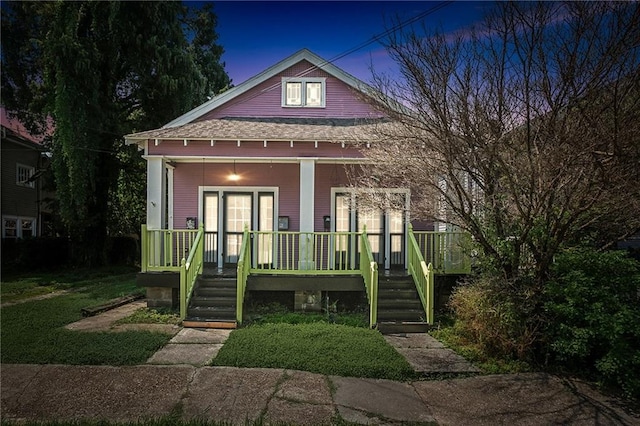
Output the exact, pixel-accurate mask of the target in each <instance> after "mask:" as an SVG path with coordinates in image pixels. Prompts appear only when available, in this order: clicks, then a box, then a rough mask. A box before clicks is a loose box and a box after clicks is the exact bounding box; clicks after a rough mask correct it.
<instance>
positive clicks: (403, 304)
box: [378, 297, 422, 310]
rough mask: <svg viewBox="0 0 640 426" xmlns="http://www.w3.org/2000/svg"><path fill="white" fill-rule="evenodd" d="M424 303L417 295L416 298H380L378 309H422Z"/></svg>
mask: <svg viewBox="0 0 640 426" xmlns="http://www.w3.org/2000/svg"><path fill="white" fill-rule="evenodd" d="M421 308H422V303H421V302H420V299H418V298H417V297H416V298H414V299H388V298H378V310H380V309H414V310H420V309H421Z"/></svg>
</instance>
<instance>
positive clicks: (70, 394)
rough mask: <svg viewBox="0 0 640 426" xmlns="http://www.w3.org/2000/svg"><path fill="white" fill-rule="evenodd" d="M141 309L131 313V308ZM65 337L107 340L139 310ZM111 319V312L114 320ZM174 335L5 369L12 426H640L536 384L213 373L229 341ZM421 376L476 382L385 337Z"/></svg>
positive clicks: (99, 319) (1, 411)
mask: <svg viewBox="0 0 640 426" xmlns="http://www.w3.org/2000/svg"><path fill="white" fill-rule="evenodd" d="M130 305H133V306H130ZM130 305H125V306H123V307H120V308H117V309H114V310H112V311H109V312H111V313H110V314H108V316H109V317H110V319H109V320H106V319H105V318H106V316H107V315H106V313H104V314H101V315H98V316H96V317H91V318H85V319H83V320H81V321H79V322H77V323H74V324H70V325H69V326H68V327H67V328H70V329H74V330H78V331H95V330H102V331H104V330H111V331H119V330H120V329H121V326H114V325H113V324H112V323H113V321H114V319H113V318H117V317H121V316H126V315H129V314H130V313H131V312H133V310H135V308H137V307H136V305H135V303H132V304H130ZM114 311H115V312H114ZM158 331H164V332H167V333H170V334H172V335H173V337H172V339H171V340H170V342H169V343H168V344H167V345H165V346H164V347H163V348H162V349H160V350H159V351H158V352H156V353H155V354H154V355H153V356H151V357H150V358H149V360H148V361H147V365H140V366H131V367H110V366H68V365H16V364H4V365H0V391H1V392H0V403H1V408H0V415H1V418H2V420H6V421H15V422H23V421H40V420H54V419H55V420H59V421H70V420H93V421H97V420H110V421H116V422H129V421H140V420H145V419H152V418H158V417H163V416H169V415H179V416H180V417H181V418H183V419H185V420H190V419H202V420H215V421H224V422H229V423H230V424H244V423H245V422H246V421H255V420H259V421H263V422H264V423H265V424H273V423H282V422H285V423H287V424H295V425H319V424H334V423H336V422H338V421H339V420H340V419H341V420H344V421H347V422H353V423H356V424H384V425H391V424H402V423H416V424H425V423H426V424H439V425H497V424H509V425H512V424H513V425H541V424H570V425H596V424H597V425H640V417H639V416H638V415H637V414H633V413H631V412H629V411H628V410H627V411H625V409H623V407H622V405H621V403H620V402H619V401H617V400H614V399H612V398H609V397H606V396H604V395H602V394H600V393H599V392H597V391H595V390H594V389H593V388H591V387H590V386H589V385H587V384H585V383H583V382H580V381H575V380H562V379H560V378H557V377H555V376H551V375H547V374H542V373H530V374H511V375H489V376H479V375H473V376H472V377H465V378H458V379H449V380H437V381H436V380H418V381H414V382H409V383H405V382H394V381H389V380H373V379H358V378H349V377H337V376H324V375H319V374H314V373H308V372H302V371H293V370H283V369H260V368H252V369H246V368H232V367H209V366H207V364H208V363H209V362H210V361H211V360H212V359H213V358H214V357H215V355H216V354H217V351H218V350H220V348H221V347H222V345H223V344H224V341H225V340H226V338H227V337H228V336H229V333H230V331H228V330H203V329H181V328H179V327H175V326H171V327H164V328H162V329H158ZM385 339H386V340H387V342H389V343H390V344H392V345H393V346H394V347H395V348H396V349H397V350H398V352H400V353H401V354H402V355H403V356H405V358H406V359H407V360H408V361H409V363H410V364H411V365H412V366H413V367H414V369H416V371H418V372H421V373H424V374H427V375H429V374H433V373H445V372H448V373H464V374H473V373H477V371H478V370H477V369H476V368H475V367H473V366H472V365H470V364H469V363H468V362H466V361H465V360H464V359H463V358H461V357H459V356H458V355H456V354H455V353H453V352H452V351H450V350H448V349H446V348H444V347H443V346H442V344H440V343H439V342H438V341H437V340H435V339H433V338H431V337H430V336H428V335H427V334H407V335H390V336H385Z"/></svg>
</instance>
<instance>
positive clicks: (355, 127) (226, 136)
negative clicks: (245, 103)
mask: <svg viewBox="0 0 640 426" xmlns="http://www.w3.org/2000/svg"><path fill="white" fill-rule="evenodd" d="M389 126H392V123H391V122H390V121H388V120H385V119H364V118H358V119H336V118H268V117H265V118H263V117H258V118H256V117H227V118H222V119H212V120H205V121H198V122H193V123H189V124H185V125H182V126H178V127H172V128H160V129H155V130H149V131H146V132H139V133H133V134H130V135H127V136H125V139H126V141H127V143H137V142H140V141H144V140H156V139H157V140H159V141H161V140H183V139H187V140H242V141H250V140H257V141H263V140H269V141H274V140H275V141H329V142H356V141H369V140H371V139H373V138H374V137H375V135H376V134H379V133H380V132H381V131H382V133H386V132H385V131H384V129H386V128H388V127H389Z"/></svg>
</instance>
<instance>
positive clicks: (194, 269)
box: [180, 225, 204, 319]
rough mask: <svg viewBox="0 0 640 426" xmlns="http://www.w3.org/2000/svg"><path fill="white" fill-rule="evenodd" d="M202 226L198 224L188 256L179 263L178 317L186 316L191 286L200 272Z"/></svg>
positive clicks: (201, 265)
mask: <svg viewBox="0 0 640 426" xmlns="http://www.w3.org/2000/svg"><path fill="white" fill-rule="evenodd" d="M203 242H204V228H203V227H202V225H200V228H199V229H198V233H197V234H196V238H195V240H194V241H193V244H192V245H191V249H190V250H189V257H188V258H187V259H184V258H182V262H181V264H180V318H182V319H185V318H186V316H187V306H189V300H190V299H191V293H192V292H193V287H194V286H195V284H196V281H197V280H198V276H199V275H201V274H202V269H203V261H202V258H203V255H204V249H203V246H204V244H203Z"/></svg>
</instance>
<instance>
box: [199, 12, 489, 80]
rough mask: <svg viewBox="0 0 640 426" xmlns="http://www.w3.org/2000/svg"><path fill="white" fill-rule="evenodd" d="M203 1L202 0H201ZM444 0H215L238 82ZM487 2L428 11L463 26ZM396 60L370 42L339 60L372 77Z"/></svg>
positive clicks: (445, 24) (352, 43)
mask: <svg viewBox="0 0 640 426" xmlns="http://www.w3.org/2000/svg"><path fill="white" fill-rule="evenodd" d="M198 3H202V2H198ZM443 3H445V2H439V1H433V2H432V1H406V2H404V1H397V2H394V1H361V2H351V1H322V2H320V1H279V2H275V1H216V2H214V11H215V13H216V15H217V16H218V27H217V31H218V35H219V40H218V42H219V43H220V44H221V45H222V46H223V47H224V49H225V54H224V55H223V57H222V59H223V61H224V62H225V63H226V68H225V69H226V70H227V72H228V73H229V76H230V77H231V78H232V80H233V84H235V85H238V84H240V83H242V82H243V81H245V80H247V79H248V78H251V77H252V76H254V75H256V74H257V73H259V72H261V71H263V70H264V69H266V68H268V67H269V66H271V65H273V64H275V63H276V62H278V61H280V60H281V59H284V58H286V57H287V56H289V55H291V54H293V53H295V52H297V51H298V50H300V49H302V48H305V47H306V48H308V49H310V50H311V51H313V52H314V53H316V54H318V55H319V56H321V57H322V58H324V59H326V60H331V59H333V58H335V57H337V56H339V55H341V54H343V53H345V52H347V51H349V50H351V49H353V48H355V47H357V46H360V45H362V44H363V43H365V42H366V41H368V40H370V39H371V38H372V37H373V36H376V35H379V34H382V33H384V31H385V30H386V29H387V28H389V23H390V20H391V19H395V18H396V17H399V18H400V19H401V20H402V21H406V20H410V19H412V18H414V17H416V16H418V15H420V14H421V13H425V12H427V11H429V10H432V9H434V8H437V6H438V5H442V4H443ZM485 7H487V3H485V2H480V1H476V2H463V1H456V2H452V3H450V4H447V5H445V6H443V7H442V8H441V9H439V10H436V11H434V12H433V13H431V14H429V15H427V16H425V17H424V18H423V19H422V21H424V23H425V24H427V25H428V26H429V27H441V28H442V29H443V30H444V31H445V32H454V31H458V30H464V29H465V28H468V27H469V26H471V25H473V23H474V22H477V21H478V20H479V19H481V17H482V14H483V9H484V8H485ZM372 63H373V66H374V67H375V69H376V71H377V72H393V70H394V65H393V63H392V61H391V60H390V59H389V58H388V57H387V55H386V52H385V51H384V48H383V47H382V45H380V43H377V42H375V43H372V44H369V45H367V46H365V47H363V48H361V49H359V50H357V51H355V52H353V53H350V54H348V55H346V56H344V57H343V58H341V59H338V60H336V61H335V65H337V66H338V67H340V68H342V69H343V70H345V71H346V72H348V73H350V74H352V75H353V76H355V77H357V78H359V79H361V80H363V81H370V79H371V71H370V69H369V66H370V64H372Z"/></svg>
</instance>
